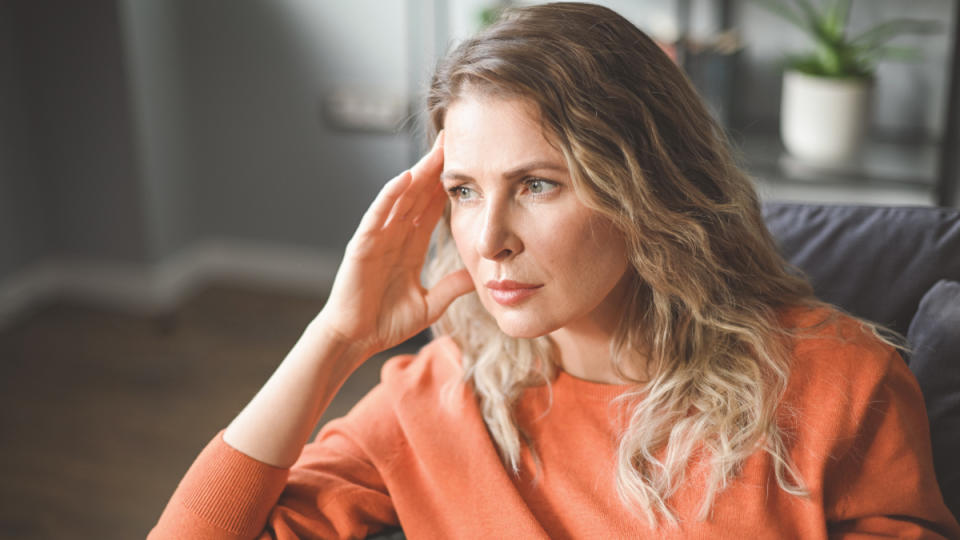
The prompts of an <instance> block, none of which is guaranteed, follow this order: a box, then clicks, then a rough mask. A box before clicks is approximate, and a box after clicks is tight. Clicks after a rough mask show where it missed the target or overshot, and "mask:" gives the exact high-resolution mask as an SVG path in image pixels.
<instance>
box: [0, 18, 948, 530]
mask: <svg viewBox="0 0 960 540" xmlns="http://www.w3.org/2000/svg"><path fill="white" fill-rule="evenodd" d="M515 3H531V2H515ZM598 3H602V4H604V5H608V6H609V7H611V8H613V9H615V10H617V11H618V12H620V13H621V14H623V15H624V16H626V17H627V18H629V19H631V20H632V21H633V22H635V23H636V24H637V25H638V26H639V27H640V28H642V29H644V30H645V31H647V32H648V33H649V34H651V35H652V36H653V37H654V38H656V39H657V40H658V41H660V42H661V43H662V44H663V45H664V48H665V49H668V50H669V51H671V53H672V54H674V55H675V57H676V58H677V61H678V62H679V63H681V65H683V66H684V67H685V68H686V69H687V70H688V73H689V74H690V76H691V78H692V79H693V80H694V81H695V82H696V84H697V85H698V88H699V89H700V91H701V93H702V95H703V96H704V98H705V99H706V100H707V101H708V103H709V105H710V107H711V110H712V111H713V113H714V114H715V116H716V117H717V119H718V120H719V121H720V122H721V123H722V124H723V125H724V127H726V128H727V130H728V133H729V134H730V136H731V138H732V140H733V141H734V143H735V144H736V146H737V148H739V149H740V151H741V153H742V155H743V156H742V160H743V166H744V167H745V168H746V169H747V170H748V172H749V173H750V174H751V176H752V177H753V178H754V179H755V181H756V183H757V186H758V189H759V191H760V193H761V195H762V197H763V198H765V199H782V200H808V201H818V202H844V203H878V204H911V205H943V206H954V207H958V206H960V200H958V191H960V190H958V189H957V187H958V185H960V173H958V169H957V163H956V160H957V159H958V158H957V156H958V150H960V147H958V145H960V143H958V141H957V135H956V124H957V119H958V115H960V111H958V107H957V106H956V103H955V101H956V97H955V92H956V89H955V86H956V85H955V83H953V82H952V81H953V79H954V77H955V76H956V72H957V69H956V64H957V56H958V55H957V54H956V41H957V39H956V31H955V27H956V20H957V13H956V10H957V8H956V6H955V3H954V2H953V1H952V0H912V1H909V2H907V1H903V0H860V1H855V2H853V9H852V12H851V18H850V25H851V26H852V27H869V26H871V25H872V24H875V23H876V22H878V21H882V20H887V19H890V18H892V17H901V16H910V17H920V18H925V19H933V20H938V21H941V22H942V24H943V31H941V32H939V33H936V34H933V35H923V36H904V37H903V38H902V39H900V40H899V43H902V44H905V45H909V46H912V47H915V48H916V49H917V50H919V51H920V52H921V56H920V58H919V59H918V60H916V61H914V62H910V63H902V62H884V63H881V64H880V65H879V68H878V72H877V83H876V87H875V91H874V98H873V106H872V108H871V110H870V114H869V130H868V140H867V143H866V145H865V147H864V150H863V159H862V160H861V161H860V162H859V163H858V164H857V165H856V166H853V167H845V168H842V169H829V168H828V169H824V168H822V167H811V166H806V165H805V164H804V163H802V162H798V161H797V160H795V159H791V157H790V156H789V155H787V154H786V153H785V152H784V149H783V146H782V144H781V142H780V140H779V135H778V123H779V114H780V113H779V111H780V108H779V107H780V95H781V94H780V92H781V79H782V71H783V70H782V60H783V55H784V54H785V53H788V52H790V51H793V50H797V49H801V48H803V47H805V46H807V41H808V40H807V38H806V37H805V36H804V35H803V34H802V33H801V32H800V31H798V30H797V29H795V28H793V27H791V26H789V25H788V24H786V23H785V22H784V21H783V20H781V19H778V18H776V17H774V16H773V15H772V14H771V13H770V12H769V11H766V10H764V9H762V8H761V7H759V6H758V5H756V4H755V3H754V2H751V1H749V0H617V1H613V0H611V1H605V2H598ZM500 5H501V3H498V2H491V1H481V0H352V1H350V2H345V1H344V2H340V1H333V0H330V1H327V0H230V1H226V0H220V1H216V0H87V1H85V2H70V1H67V0H32V1H31V0H0V439H2V448H0V478H3V481H2V482H0V538H135V537H142V536H144V535H145V534H146V532H147V530H148V529H149V527H150V526H151V525H152V524H153V523H154V522H155V521H156V519H157V517H158V516H159V514H160V512H161V510H162V508H163V505H164V504H165V502H166V500H167V499H168V498H169V496H170V494H171V493H172V491H173V489H174V488H175V486H176V484H177V482H178V481H179V479H180V477H181V476H182V475H183V473H184V472H185V471H186V469H187V467H188V466H189V464H190V462H191V461H192V459H193V457H194V456H195V455H196V454H197V453H198V452H199V450H200V449H201V448H202V447H203V445H204V444H206V442H207V441H208V440H209V439H210V438H211V437H212V436H214V435H215V434H216V433H217V431H218V430H219V429H222V428H223V427H225V426H226V424H227V423H228V422H229V420H230V419H232V417H233V416H234V415H235V414H236V413H237V412H238V411H239V409H240V408H241V407H242V406H243V405H244V404H245V403H246V402H247V401H248V400H249V399H250V398H251V397H252V395H253V393H254V392H255V391H256V390H257V389H258V388H259V387H260V385H262V383H263V382H264V381H265V380H266V378H267V376H269V374H270V373H271V372H272V370H273V369H274V368H275V367H276V365H277V364H278V363H279V362H280V360H282V358H283V356H284V355H285V354H286V352H287V351H288V350H289V348H290V347H291V346H292V345H293V343H294V342H295V341H296V339H297V337H298V336H299V335H300V332H302V330H303V328H304V327H305V326H306V324H307V323H308V322H309V321H310V319H311V318H312V316H313V315H314V314H315V313H316V312H317V311H318V310H319V309H320V307H322V305H323V301H324V296H325V293H326V291H327V289H328V287H329V285H330V283H331V281H332V279H333V276H334V273H335V271H336V268H337V265H338V262H339V259H340V256H341V252H342V250H343V248H344V246H345V244H346V242H347V240H348V239H349V237H350V235H351V233H352V231H353V229H354V227H355V226H356V224H357V223H358V222H359V217H360V215H361V214H362V212H363V210H364V209H365V208H366V205H367V204H368V203H369V201H371V200H372V198H373V197H374V195H375V194H376V192H377V190H378V189H379V187H380V186H381V185H382V183H383V182H384V181H386V180H387V179H389V178H390V177H392V176H394V175H395V174H397V173H398V172H400V171H402V170H403V169H405V168H406V167H408V166H409V165H410V164H411V163H413V162H414V161H415V160H416V159H417V157H418V156H419V155H420V153H421V152H423V151H424V150H425V138H424V135H423V129H422V122H423V118H422V115H421V112H420V111H421V109H422V103H423V96H424V91H425V88H426V85H427V83H428V79H429V76H430V73H431V71H432V68H433V66H434V65H435V63H436V60H437V58H438V57H439V56H440V55H442V54H443V53H444V52H445V51H447V50H448V49H449V47H450V46H451V45H454V44H456V43H457V42H458V41H459V40H462V39H463V38H464V37H466V36H469V35H470V34H471V33H473V32H475V31H476V30H477V29H478V28H479V27H480V26H481V25H482V24H483V21H484V20H485V17H486V16H488V15H489V13H490V10H492V9H496V8H497V7H498V6H500ZM418 339H419V340H420V341H417V340H414V341H413V342H411V343H409V344H406V345H404V346H402V347H400V348H399V349H398V350H397V351H390V352H389V353H387V354H385V355H381V356H379V357H378V358H376V359H374V360H372V361H371V362H370V363H369V364H368V365H367V366H365V367H364V368H363V369H361V370H360V371H358V372H357V374H356V375H355V376H354V378H353V379H352V380H351V381H350V382H349V383H348V385H347V387H345V389H344V391H343V392H342V393H341V395H340V396H338V399H337V401H336V402H335V403H334V405H333V406H332V407H331V410H330V411H328V413H327V415H326V416H325V418H329V417H333V416H338V415H341V414H343V413H344V412H345V411H346V410H349V407H350V405H351V404H352V403H353V402H354V401H355V400H356V399H357V398H358V397H359V396H361V395H363V393H365V392H366V390H367V389H368V388H369V387H370V386H371V385H373V384H375V383H376V381H377V378H378V375H379V372H378V368H379V365H380V364H382V361H383V359H384V358H386V357H388V356H389V355H390V354H393V353H396V352H402V351H412V350H415V349H416V347H417V346H419V344H420V343H421V342H422V339H424V338H423V337H421V338H418ZM321 423H322V422H321Z"/></svg>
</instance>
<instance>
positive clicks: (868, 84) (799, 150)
mask: <svg viewBox="0 0 960 540" xmlns="http://www.w3.org/2000/svg"><path fill="white" fill-rule="evenodd" d="M872 89H873V81H872V79H863V78H849V79H832V78H827V77H814V76H812V75H807V74H805V73H800V72H798V71H786V72H784V74H783V95H782V96H781V101H780V137H781V138H782V139H783V145H784V146H785V147H786V148H787V151H788V152H790V154H792V155H793V156H794V157H796V158H797V159H800V160H803V161H805V162H809V163H811V164H813V165H827V166H830V165H843V164H849V163H852V162H856V161H857V159H858V157H859V154H860V149H861V148H862V146H863V140H864V137H865V135H866V131H867V121H868V117H869V114H870V104H871V94H872Z"/></svg>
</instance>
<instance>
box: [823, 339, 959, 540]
mask: <svg viewBox="0 0 960 540" xmlns="http://www.w3.org/2000/svg"><path fill="white" fill-rule="evenodd" d="M863 372H867V375H866V376H864V377H863V378H862V379H861V381H868V383H867V384H862V385H855V386H856V388H853V389H852V391H851V395H850V396H849V397H850V401H849V404H850V410H849V411H848V414H849V418H850V419H851V420H853V421H852V422H851V424H850V425H851V427H852V428H853V429H852V431H851V433H852V435H851V436H850V437H844V438H839V439H838V445H837V446H836V447H835V450H836V452H835V453H834V455H833V458H835V459H833V460H832V465H831V466H829V467H828V468H827V470H826V471H825V478H824V488H825V493H824V495H825V502H826V503H827V508H826V511H827V519H828V526H829V533H830V537H831V538H851V539H852V538H864V537H875V536H880V537H892V538H958V539H960V526H958V524H957V521H956V519H954V517H953V516H952V515H951V513H950V511H949V510H948V509H947V507H946V505H945V504H944V502H943V498H942V496H941V494H940V489H939V487H938V486H937V480H936V476H935V474H934V470H933V457H932V452H931V449H930V433H929V424H928V421H927V416H926V411H925V408H924V404H923V397H922V395H921V393H920V387H919V385H918V384H917V381H916V379H915V378H914V376H913V374H912V373H911V372H910V370H909V368H908V367H907V365H906V363H905V362H904V361H903V360H902V359H901V358H900V356H899V355H897V354H896V352H894V351H893V350H892V349H888V350H887V353H886V354H885V361H883V362H880V363H878V364H877V369H875V370H871V369H869V368H865V367H864V368H863V369H862V371H861V375H862V374H863ZM871 372H872V373H871Z"/></svg>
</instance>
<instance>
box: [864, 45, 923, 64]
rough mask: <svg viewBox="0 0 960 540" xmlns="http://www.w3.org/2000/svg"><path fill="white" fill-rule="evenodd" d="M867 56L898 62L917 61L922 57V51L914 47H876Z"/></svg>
mask: <svg viewBox="0 0 960 540" xmlns="http://www.w3.org/2000/svg"><path fill="white" fill-rule="evenodd" d="M867 56H869V57H871V58H873V59H874V60H875V61H876V60H895V61H898V62H917V61H920V60H922V59H923V53H922V52H921V51H920V49H918V48H916V47H893V46H889V45H888V46H885V47H876V48H874V49H872V50H871V51H870V52H869V53H868V54H867Z"/></svg>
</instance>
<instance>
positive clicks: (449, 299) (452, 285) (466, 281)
mask: <svg viewBox="0 0 960 540" xmlns="http://www.w3.org/2000/svg"><path fill="white" fill-rule="evenodd" d="M473 288H474V287H473V281H472V280H471V279H470V274H469V273H467V270H466V269H460V270H457V271H456V272H453V273H450V274H447V275H446V276H444V277H443V279H441V280H440V281H438V282H437V284H436V285H434V286H433V288H432V289H430V290H429V291H427V296H426V300H427V321H428V323H429V324H433V323H434V322H435V321H436V320H437V319H439V318H440V315H441V314H443V312H444V311H446V310H447V308H448V307H450V304H451V303H453V301H454V300H456V299H457V298H458V297H460V296H463V295H465V294H467V293H468V292H470V291H472V290H473Z"/></svg>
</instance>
